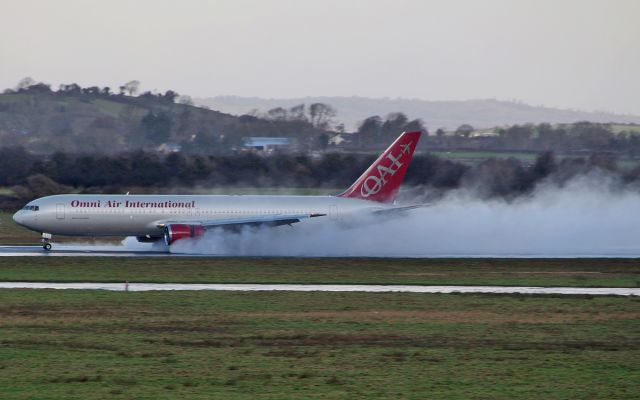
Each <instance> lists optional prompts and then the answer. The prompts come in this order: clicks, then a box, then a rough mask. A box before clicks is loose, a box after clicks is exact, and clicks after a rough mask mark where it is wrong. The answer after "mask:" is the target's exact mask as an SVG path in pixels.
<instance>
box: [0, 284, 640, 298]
mask: <svg viewBox="0 0 640 400" xmlns="http://www.w3.org/2000/svg"><path fill="white" fill-rule="evenodd" d="M0 289H76V290H112V291H132V292H146V291H156V290H165V291H166V290H214V291H239V292H255V291H294V292H372V293H383V292H398V293H503V294H515V293H518V294H556V295H558V294H560V295H593V296H598V295H614V296H640V288H575V287H525V286H522V287H521V286H420V285H300V284H298V285H288V284H217V283H216V284H195V283H129V284H127V283H97V282H77V283H51V282H0Z"/></svg>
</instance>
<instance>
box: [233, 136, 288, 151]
mask: <svg viewBox="0 0 640 400" xmlns="http://www.w3.org/2000/svg"><path fill="white" fill-rule="evenodd" d="M290 145H291V143H290V141H289V138H286V137H247V138H244V147H246V148H249V149H253V150H256V151H264V152H266V153H270V152H273V151H275V150H286V149H288V148H289V146H290Z"/></svg>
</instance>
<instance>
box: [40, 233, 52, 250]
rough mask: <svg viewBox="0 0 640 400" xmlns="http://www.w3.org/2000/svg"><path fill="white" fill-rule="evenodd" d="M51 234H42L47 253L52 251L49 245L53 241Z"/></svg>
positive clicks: (43, 246) (43, 245)
mask: <svg viewBox="0 0 640 400" xmlns="http://www.w3.org/2000/svg"><path fill="white" fill-rule="evenodd" d="M51 237H52V236H51V234H50V233H44V232H42V248H43V249H44V250H45V251H50V250H51V243H49V241H50V240H51Z"/></svg>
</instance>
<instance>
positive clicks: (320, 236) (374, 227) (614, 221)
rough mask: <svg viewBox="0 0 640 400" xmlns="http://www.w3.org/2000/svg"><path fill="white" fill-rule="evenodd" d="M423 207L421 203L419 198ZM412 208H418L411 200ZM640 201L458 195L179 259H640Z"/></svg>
mask: <svg viewBox="0 0 640 400" xmlns="http://www.w3.org/2000/svg"><path fill="white" fill-rule="evenodd" d="M417 200H418V201H419V199H417ZM409 202H410V201H409ZM638 209H640V194H639V193H638V192H636V191H635V190H630V189H628V188H620V187H618V185H617V184H616V181H615V180H612V179H609V178H606V177H599V176H583V177H580V178H577V179H575V180H573V181H571V182H569V183H568V184H566V185H565V186H563V187H558V186H556V185H553V184H546V185H542V186H540V187H539V188H538V189H537V190H536V191H535V192H534V193H533V194H531V195H530V196H526V197H521V198H518V199H517V200H515V201H512V202H506V201H504V200H482V199H479V198H477V197H476V196H474V195H473V194H472V193H471V192H468V191H453V192H451V193H449V194H448V195H446V196H444V197H443V198H442V199H441V200H439V201H438V202H436V203H435V204H433V205H431V206H429V207H425V208H422V209H418V210H414V211H412V212H410V213H407V215H406V216H401V217H397V218H394V219H385V220H380V219H378V218H373V217H370V218H368V219H365V220H362V221H360V222H361V223H362V224H361V225H359V226H348V225H347V226H345V225H340V224H336V223H335V222H333V221H330V220H322V219H321V218H318V219H315V220H311V221H304V222H303V223H299V224H295V225H294V226H292V227H289V226H283V227H278V228H271V229H269V228H264V229H253V230H245V231H242V232H240V233H229V232H223V231H218V230H214V231H209V232H207V234H206V235H205V236H204V237H202V238H198V239H193V240H191V239H190V240H181V241H178V242H176V243H175V244H173V245H172V246H171V252H174V253H192V254H195V253H198V254H216V255H239V256H328V257H334V256H335V257H338V256H347V257H350V256H365V257H367V256H369V257H438V256H487V257H490V256H495V257H501V256H550V257H556V256H559V257H563V256H566V257H569V256H637V255H640V215H639V214H638V212H637V211H638Z"/></svg>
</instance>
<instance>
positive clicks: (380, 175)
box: [338, 132, 422, 203]
mask: <svg viewBox="0 0 640 400" xmlns="http://www.w3.org/2000/svg"><path fill="white" fill-rule="evenodd" d="M421 134H422V132H404V133H403V134H402V135H400V137H399V138H397V139H396V141H395V142H393V144H392V145H391V146H389V148H388V149H387V150H385V152H384V153H382V155H381V156H380V157H378V159H377V160H376V161H375V162H374V163H373V164H372V165H371V166H370V167H369V168H368V169H367V170H366V171H365V172H364V174H362V176H361V177H360V178H358V180H357V181H355V183H354V184H353V185H351V187H350V188H349V189H347V190H346V191H345V192H344V193H341V194H339V195H338V196H339V197H351V198H356V199H363V200H371V201H378V202H380V203H390V202H392V201H393V199H394V198H395V197H396V194H397V193H398V190H400V185H401V184H402V181H403V180H404V175H405V173H406V172H407V168H408V167H409V162H410V161H411V157H412V156H413V151H414V150H415V149H416V145H417V144H418V140H420V135H421Z"/></svg>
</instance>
